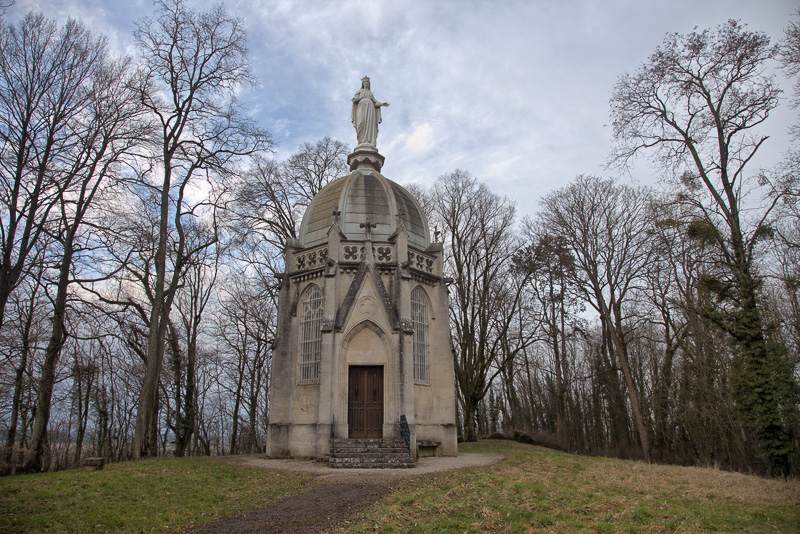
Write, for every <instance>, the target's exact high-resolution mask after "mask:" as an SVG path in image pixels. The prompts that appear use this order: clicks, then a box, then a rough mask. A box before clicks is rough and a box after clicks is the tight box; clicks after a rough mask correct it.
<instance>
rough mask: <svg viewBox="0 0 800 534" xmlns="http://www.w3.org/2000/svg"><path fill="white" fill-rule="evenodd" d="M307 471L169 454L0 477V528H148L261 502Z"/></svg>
mask: <svg viewBox="0 0 800 534" xmlns="http://www.w3.org/2000/svg"><path fill="white" fill-rule="evenodd" d="M311 478H312V477H311V476H309V475H306V474H300V473H285V472H277V471H264V470H258V469H250V468H244V467H239V466H236V465H230V464H227V463H222V462H220V461H218V460H216V459H213V458H166V459H154V460H145V461H140V462H124V463H120V464H110V465H107V466H106V468H105V469H103V470H102V471H84V470H70V471H59V472H57V473H43V474H37V475H21V476H13V477H3V478H0V532H105V531H112V532H116V531H133V532H153V531H159V532H164V531H171V530H177V529H183V528H186V527H189V526H191V525H194V524H198V523H205V522H208V521H212V520H214V519H218V518H220V517H224V516H229V515H232V514H235V513H236V512H239V511H242V510H250V509H252V508H256V507H260V506H265V505H267V504H269V503H270V502H271V501H274V500H277V499H280V498H283V497H285V496H286V495H289V494H291V493H297V492H300V491H302V490H303V489H305V487H306V485H307V483H308V482H309V481H310V480H311Z"/></svg>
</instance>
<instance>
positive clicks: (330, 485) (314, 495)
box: [192, 453, 503, 534]
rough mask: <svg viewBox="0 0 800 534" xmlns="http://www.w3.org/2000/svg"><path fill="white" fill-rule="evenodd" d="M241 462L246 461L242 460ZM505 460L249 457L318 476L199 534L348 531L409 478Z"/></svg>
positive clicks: (466, 456) (250, 461)
mask: <svg viewBox="0 0 800 534" xmlns="http://www.w3.org/2000/svg"><path fill="white" fill-rule="evenodd" d="M239 458H241V457H239ZM502 459H503V456H501V455H498V454H476V453H462V454H460V455H458V456H457V457H447V458H445V457H440V458H420V459H419V461H418V462H417V466H416V467H415V468H413V469H332V468H330V467H328V466H327V465H325V464H323V463H319V462H314V461H310V460H271V459H267V458H259V457H257V456H253V457H246V458H245V461H244V462H237V465H245V466H248V467H257V468H261V469H278V470H283V471H303V472H309V473H313V474H314V475H315V478H314V480H313V481H312V482H311V483H309V487H308V490H307V491H305V492H303V493H300V494H299V495H294V496H291V497H287V498H286V499H283V500H281V501H278V502H276V503H274V504H272V505H270V506H266V507H263V508H257V509H255V510H251V511H249V512H245V513H243V514H239V515H237V516H234V517H229V518H226V519H222V520H220V521H216V522H214V523H208V524H205V525H200V526H198V527H197V528H196V529H194V530H192V532H195V533H202V534H217V533H228V532H250V533H255V532H259V533H278V532H293V533H294V532H299V533H316V532H329V531H332V530H335V529H338V528H342V527H346V526H347V519H348V518H349V517H350V516H351V515H353V514H355V513H357V512H361V511H363V510H365V509H366V508H368V507H369V506H371V505H373V504H375V503H376V502H378V501H379V500H380V499H381V498H383V497H384V496H386V495H388V494H389V493H391V492H392V490H393V489H394V487H395V485H396V483H397V482H399V481H400V480H404V479H407V478H411V477H415V476H418V475H423V474H426V473H436V472H439V471H451V470H454V469H464V468H468V467H483V466H487V465H491V464H493V463H495V462H498V461H499V460H502Z"/></svg>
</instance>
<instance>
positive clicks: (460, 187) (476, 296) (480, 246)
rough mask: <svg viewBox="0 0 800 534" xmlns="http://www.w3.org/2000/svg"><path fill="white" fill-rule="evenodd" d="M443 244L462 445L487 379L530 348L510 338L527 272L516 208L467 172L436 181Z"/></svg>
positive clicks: (471, 436) (524, 334)
mask: <svg viewBox="0 0 800 534" xmlns="http://www.w3.org/2000/svg"><path fill="white" fill-rule="evenodd" d="M430 198H431V202H432V210H433V212H434V219H435V221H437V222H438V224H441V225H442V229H443V231H444V233H445V239H446V244H447V255H446V259H445V269H446V271H447V273H448V274H449V275H450V276H452V277H453V278H454V283H453V285H452V286H451V289H452V292H451V297H450V319H451V326H452V329H453V333H452V338H453V344H454V347H455V354H454V358H455V371H456V383H457V384H458V398H459V402H460V404H461V409H462V412H463V416H464V431H465V439H467V440H468V441H475V440H476V439H477V437H478V436H477V428H476V424H475V423H476V422H475V417H476V415H477V411H478V408H479V406H480V403H481V401H482V400H483V398H484V397H485V396H486V394H487V393H488V392H489V389H490V388H491V385H492V381H493V380H494V378H495V377H496V376H497V375H499V374H500V373H501V370H502V368H503V367H505V366H506V365H507V363H508V362H509V361H510V360H511V359H513V358H514V357H515V356H516V355H517V354H518V353H519V352H520V351H521V350H522V349H523V348H524V347H525V346H527V345H528V344H530V343H531V341H532V337H531V335H530V332H529V331H521V332H518V333H517V334H518V335H517V336H513V339H510V337H509V335H510V334H512V333H513V329H512V327H513V326H514V325H515V324H516V318H517V315H516V313H513V312H512V311H511V310H517V309H518V308H519V305H520V302H521V299H522V296H521V295H522V290H523V287H524V285H525V282H526V280H527V277H528V276H529V273H514V272H512V270H511V257H512V256H513V254H514V253H515V252H516V250H517V242H516V239H515V236H514V234H513V231H512V230H513V224H514V212H515V209H514V205H513V204H512V203H511V202H510V201H509V200H508V199H506V198H502V197H499V196H498V195H495V194H494V193H492V192H491V191H489V188H488V187H486V185H484V184H480V183H478V181H477V180H476V179H475V178H473V177H472V176H471V175H470V174H469V173H468V172H466V171H462V170H457V171H455V172H453V173H450V174H445V175H442V176H440V177H439V178H438V179H437V181H436V184H435V185H434V190H433V194H432V195H431V197H430Z"/></svg>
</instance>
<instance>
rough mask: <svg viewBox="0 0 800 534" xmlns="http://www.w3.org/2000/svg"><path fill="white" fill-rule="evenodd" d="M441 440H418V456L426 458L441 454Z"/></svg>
mask: <svg viewBox="0 0 800 534" xmlns="http://www.w3.org/2000/svg"><path fill="white" fill-rule="evenodd" d="M441 444H442V442H441V441H429V440H420V439H418V440H417V457H418V458H426V457H430V456H439V454H438V452H439V446H440V445H441Z"/></svg>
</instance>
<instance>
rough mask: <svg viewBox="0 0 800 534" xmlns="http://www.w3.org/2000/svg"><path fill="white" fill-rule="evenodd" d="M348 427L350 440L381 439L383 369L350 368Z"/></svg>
mask: <svg viewBox="0 0 800 534" xmlns="http://www.w3.org/2000/svg"><path fill="white" fill-rule="evenodd" d="M347 426H348V428H349V437H350V438H382V437H383V366H380V365H351V366H350V368H349V371H348V382H347Z"/></svg>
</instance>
